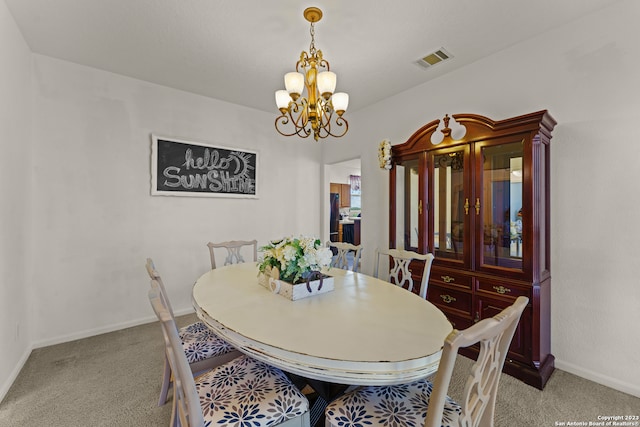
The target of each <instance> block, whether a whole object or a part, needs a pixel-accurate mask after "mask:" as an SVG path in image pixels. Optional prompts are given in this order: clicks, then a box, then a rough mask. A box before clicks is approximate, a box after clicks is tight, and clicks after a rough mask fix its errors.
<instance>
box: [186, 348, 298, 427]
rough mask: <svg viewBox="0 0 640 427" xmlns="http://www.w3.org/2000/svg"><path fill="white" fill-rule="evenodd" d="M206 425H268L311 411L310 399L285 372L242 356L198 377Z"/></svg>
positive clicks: (259, 426)
mask: <svg viewBox="0 0 640 427" xmlns="http://www.w3.org/2000/svg"><path fill="white" fill-rule="evenodd" d="M196 389H197V391H198V395H199V397H200V405H201V406H202V414H203V415H204V420H205V426H218V425H237V426H252V427H268V426H272V425H276V424H279V423H282V422H284V421H286V420H288V419H291V418H294V417H297V416H300V415H302V414H304V413H305V412H308V411H309V401H308V400H307V398H306V397H304V395H303V394H302V393H301V392H300V391H299V390H298V389H297V388H296V387H295V386H294V385H293V383H291V381H290V380H289V379H288V378H287V377H286V375H285V374H284V373H283V372H282V371H281V370H279V369H278V368H275V367H273V366H270V365H267V364H266V363H263V362H260V361H258V360H256V359H253V358H251V357H249V356H240V357H238V358H236V359H234V360H232V361H230V362H228V363H225V364H224V365H221V366H218V367H217V368H214V369H213V370H211V371H209V372H207V373H205V374H203V375H200V376H199V377H197V378H196Z"/></svg>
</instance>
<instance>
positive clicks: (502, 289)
mask: <svg viewBox="0 0 640 427" xmlns="http://www.w3.org/2000/svg"><path fill="white" fill-rule="evenodd" d="M493 289H495V290H496V292H497V293H499V294H502V295H504V294H506V293H509V292H511V289H509V288H505V287H504V286H494V287H493Z"/></svg>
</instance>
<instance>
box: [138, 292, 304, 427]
mask: <svg viewBox="0 0 640 427" xmlns="http://www.w3.org/2000/svg"><path fill="white" fill-rule="evenodd" d="M149 301H150V302H151V306H152V307H153V310H154V311H155V313H156V315H157V316H158V319H159V320H160V325H161V326H162V333H163V337H164V341H165V351H166V354H167V359H168V360H169V363H170V365H171V369H172V371H173V373H174V377H175V379H174V382H175V385H174V387H173V409H172V414H171V424H170V425H171V426H181V427H205V426H216V425H247V426H248V425H250V426H252V427H271V426H281V427H309V401H308V400H307V398H306V397H305V396H304V395H303V394H302V393H301V392H300V391H299V390H298V389H297V388H296V387H295V386H294V385H293V383H292V382H291V381H290V380H289V379H288V378H287V376H286V375H285V374H284V373H283V372H282V371H281V370H279V369H277V368H275V367H273V366H270V365H268V364H266V363H263V362H260V361H258V360H256V359H253V358H251V357H249V356H241V357H238V358H235V359H233V360H231V361H229V362H227V363H225V364H223V365H220V366H217V367H215V368H213V369H212V370H210V371H207V372H205V373H203V374H201V375H199V376H198V377H197V378H196V379H194V378H193V376H192V374H191V369H190V368H189V363H188V362H187V358H186V356H185V354H184V351H183V349H182V342H181V340H180V337H179V336H178V332H177V328H176V325H175V321H174V319H173V317H172V316H171V314H170V313H169V309H168V307H167V305H166V302H165V301H164V299H163V298H162V295H161V292H160V285H159V283H158V282H157V281H156V280H152V281H151V290H150V291H149Z"/></svg>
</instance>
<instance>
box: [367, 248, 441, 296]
mask: <svg viewBox="0 0 640 427" xmlns="http://www.w3.org/2000/svg"><path fill="white" fill-rule="evenodd" d="M385 256H386V257H391V259H392V260H393V266H391V267H390V268H389V275H388V276H387V277H384V278H382V277H380V274H379V273H380V257H385ZM433 258H434V256H433V254H430V253H429V254H419V253H417V252H413V251H405V250H402V249H387V250H385V249H379V248H378V249H376V264H375V269H374V273H373V275H374V276H375V277H377V278H378V279H384V280H389V281H391V280H392V279H393V283H395V284H396V285H398V286H400V287H401V288H404V287H405V286H406V287H407V289H408V290H409V291H410V292H413V277H411V271H410V270H409V264H410V263H411V261H413V260H419V261H423V262H424V267H423V269H422V280H421V281H420V292H419V295H420V296H421V297H422V298H425V299H426V298H427V286H428V285H429V275H430V274H431V264H432V263H433Z"/></svg>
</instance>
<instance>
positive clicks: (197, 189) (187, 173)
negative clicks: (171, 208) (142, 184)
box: [151, 135, 258, 198]
mask: <svg viewBox="0 0 640 427" xmlns="http://www.w3.org/2000/svg"><path fill="white" fill-rule="evenodd" d="M152 140H153V142H152V146H151V194H152V195H161V196H192V197H193V196H195V197H249V198H257V197H258V190H257V188H258V187H257V176H258V175H257V172H258V153H257V152H255V151H250V150H241V149H238V148H227V147H219V146H213V145H208V144H202V143H199V142H189V141H182V140H179V139H175V138H165V137H161V136H156V135H152Z"/></svg>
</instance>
